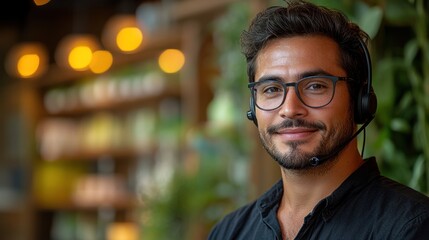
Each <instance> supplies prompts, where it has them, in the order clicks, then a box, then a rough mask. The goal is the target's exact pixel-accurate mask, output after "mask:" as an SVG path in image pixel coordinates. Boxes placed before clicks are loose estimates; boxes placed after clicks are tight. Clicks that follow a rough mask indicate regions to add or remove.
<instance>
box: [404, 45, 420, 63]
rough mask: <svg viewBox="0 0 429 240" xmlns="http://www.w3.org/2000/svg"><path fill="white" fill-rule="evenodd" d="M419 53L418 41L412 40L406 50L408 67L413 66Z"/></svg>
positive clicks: (405, 55) (405, 56)
mask: <svg viewBox="0 0 429 240" xmlns="http://www.w3.org/2000/svg"><path fill="white" fill-rule="evenodd" d="M418 51H419V45H418V43H417V41H416V39H412V40H410V41H408V42H407V44H406V45H405V48H404V61H405V64H406V65H407V66H411V65H412V64H413V60H414V59H415V58H416V56H417V53H418Z"/></svg>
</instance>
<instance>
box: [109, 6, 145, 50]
mask: <svg viewBox="0 0 429 240" xmlns="http://www.w3.org/2000/svg"><path fill="white" fill-rule="evenodd" d="M143 41H144V35H143V32H142V30H141V29H140V28H139V26H138V24H137V20H136V17H135V16H134V15H131V14H129V15H116V16H113V17H112V18H110V19H109V20H108V21H107V23H106V25H105V27H104V31H103V36H102V42H103V44H104V45H105V46H106V47H107V48H108V49H111V50H112V51H116V52H121V53H135V52H137V51H139V50H140V48H141V46H142V44H143Z"/></svg>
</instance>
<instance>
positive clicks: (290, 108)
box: [279, 87, 307, 119]
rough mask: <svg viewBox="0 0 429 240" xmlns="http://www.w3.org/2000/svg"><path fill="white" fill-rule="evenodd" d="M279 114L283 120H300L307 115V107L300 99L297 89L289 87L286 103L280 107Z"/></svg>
mask: <svg viewBox="0 0 429 240" xmlns="http://www.w3.org/2000/svg"><path fill="white" fill-rule="evenodd" d="M279 114H280V116H281V117H282V118H290V119H293V118H300V117H303V116H305V115H306V114H307V108H306V106H305V105H304V104H303V103H302V102H301V100H300V99H299V97H298V95H297V93H296V91H295V89H294V88H293V87H292V88H291V87H289V89H287V94H286V97H285V101H284V102H283V104H282V105H281V106H280V110H279Z"/></svg>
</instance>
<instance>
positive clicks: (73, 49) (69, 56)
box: [55, 34, 100, 71]
mask: <svg viewBox="0 0 429 240" xmlns="http://www.w3.org/2000/svg"><path fill="white" fill-rule="evenodd" d="M99 48H100V46H99V44H98V42H97V40H96V39H95V37H93V36H92V35H89V34H79V35H69V36H66V37H65V38H63V39H62V40H61V41H60V43H59V44H58V47H57V50H56V54H55V59H56V62H57V64H58V65H59V66H62V67H65V68H71V69H74V70H76V71H84V70H87V69H88V68H89V65H90V64H91V61H92V58H93V53H94V51H96V50H98V49H99Z"/></svg>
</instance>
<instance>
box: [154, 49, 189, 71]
mask: <svg viewBox="0 0 429 240" xmlns="http://www.w3.org/2000/svg"><path fill="white" fill-rule="evenodd" d="M158 64H159V67H160V68H161V70H162V71H164V72H166V73H175V72H178V71H180V69H182V67H183V65H184V64H185V55H184V54H183V53H182V51H180V50H178V49H167V50H165V51H163V52H162V53H161V55H160V56H159V58H158Z"/></svg>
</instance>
